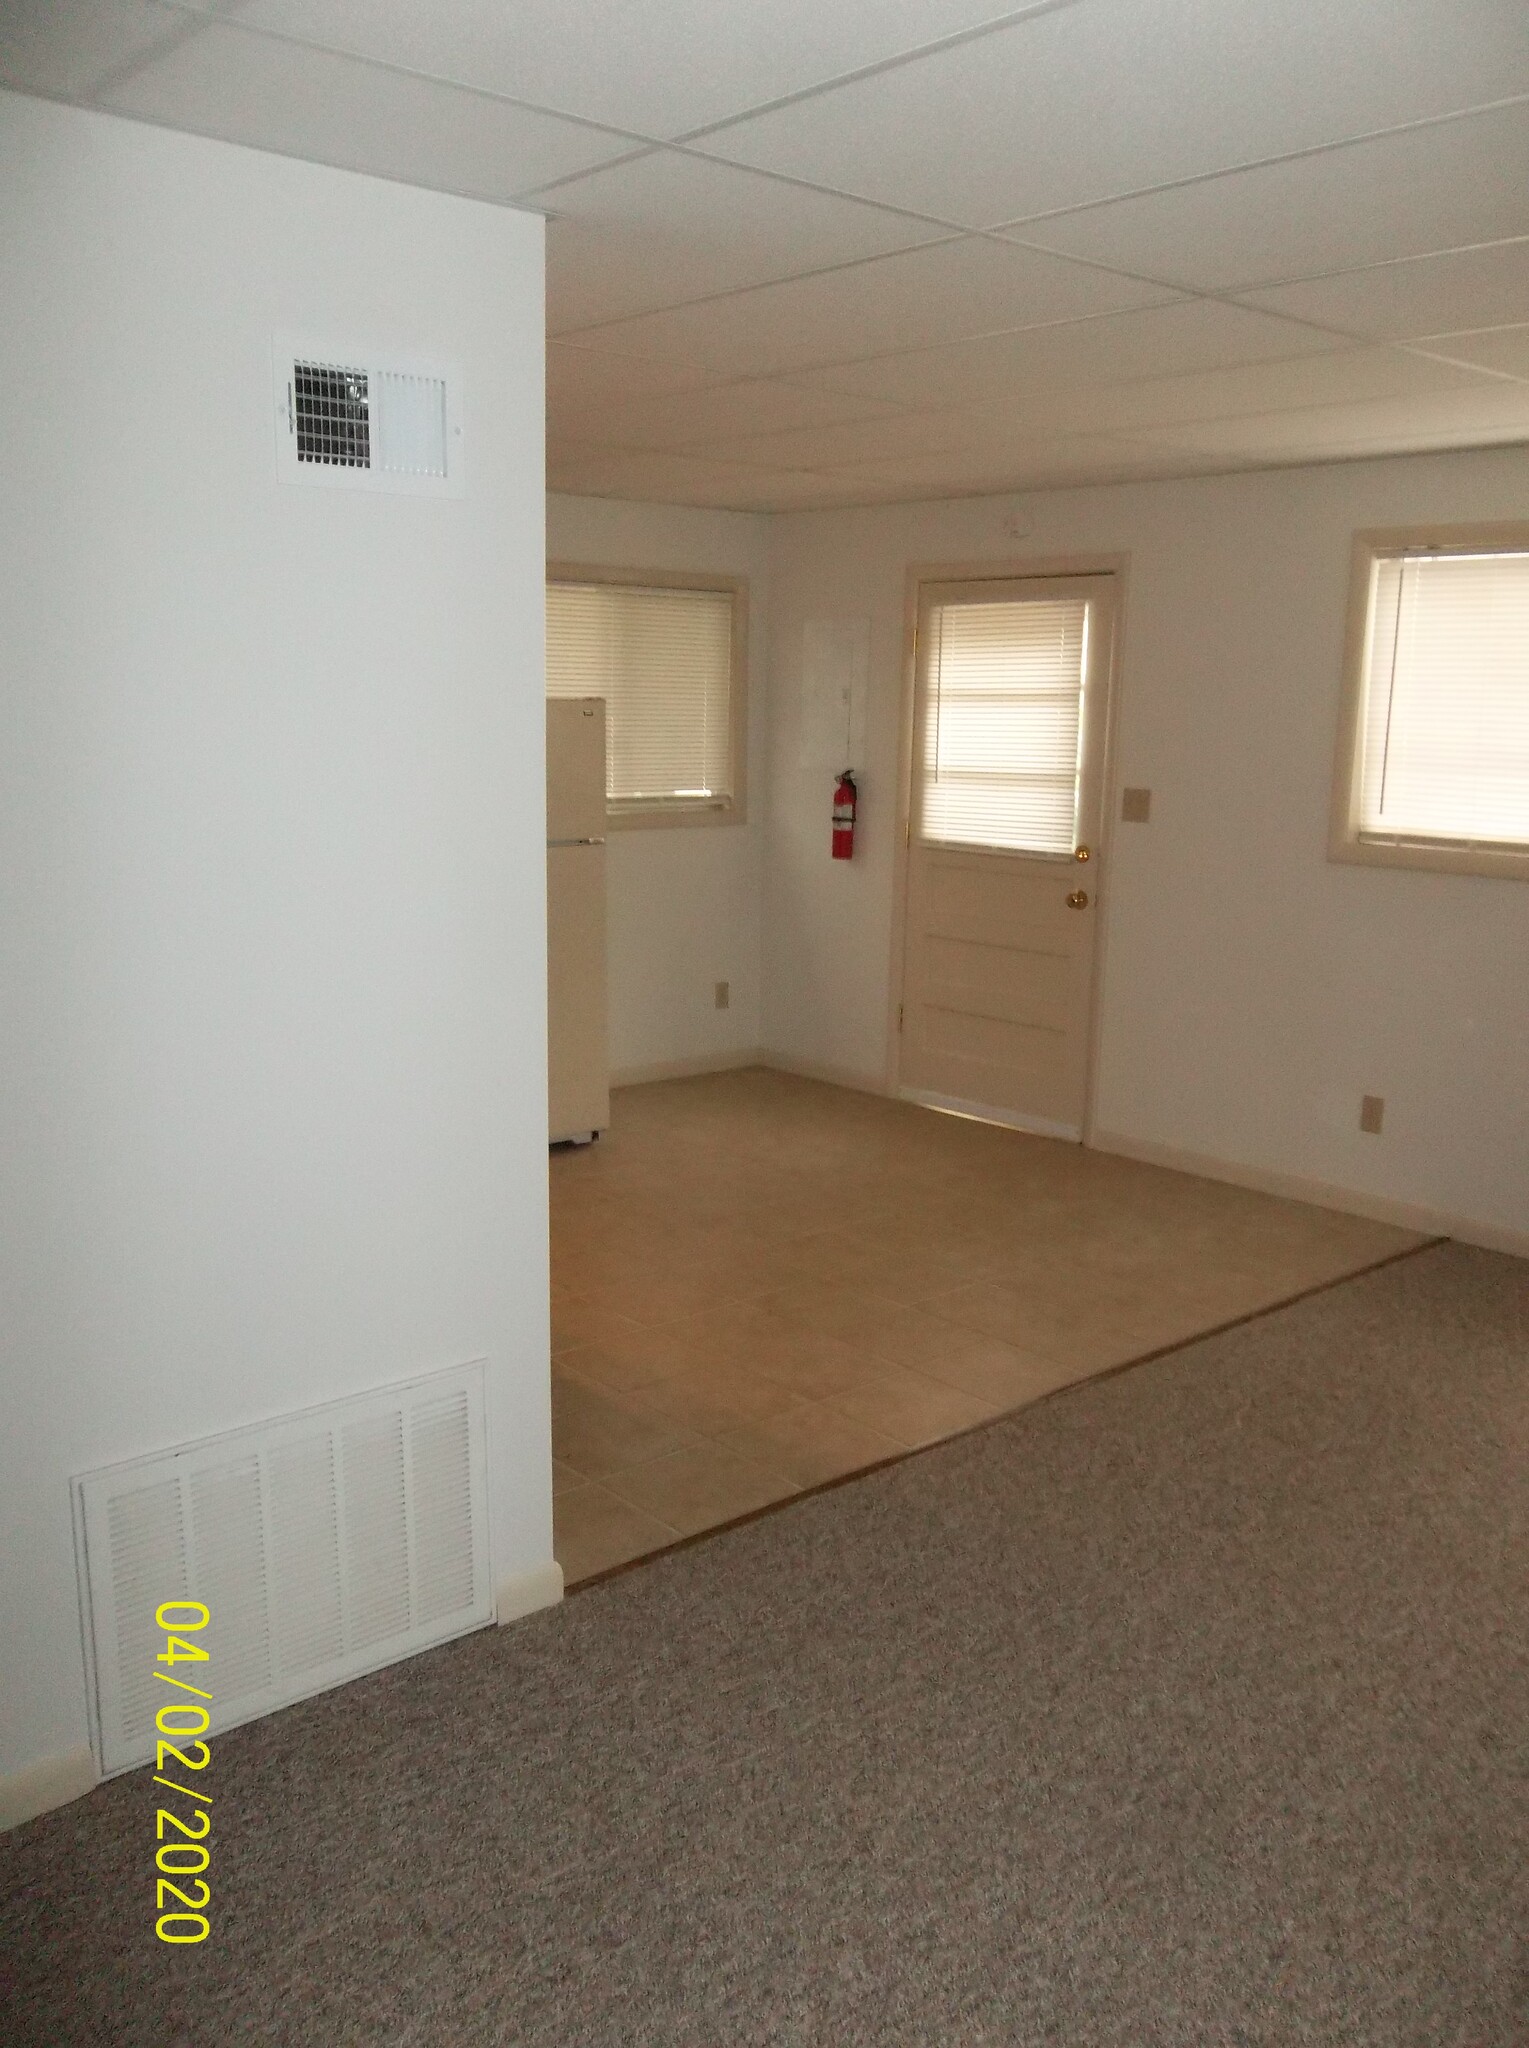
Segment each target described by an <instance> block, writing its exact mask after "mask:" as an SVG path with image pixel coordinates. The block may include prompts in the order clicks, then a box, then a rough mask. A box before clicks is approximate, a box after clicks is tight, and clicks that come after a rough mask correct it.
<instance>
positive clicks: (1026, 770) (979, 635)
mask: <svg viewBox="0 0 1529 2048" xmlns="http://www.w3.org/2000/svg"><path fill="white" fill-rule="evenodd" d="M927 631H928V635H929V649H928V673H927V681H926V686H925V691H924V715H923V730H922V732H921V734H920V735H919V744H920V746H921V748H922V753H923V760H922V767H923V774H922V777H921V789H922V807H921V816H920V818H919V820H918V832H919V837H920V838H921V839H924V840H934V841H938V842H941V843H943V844H950V845H958V846H995V847H1002V848H1004V849H1006V850H1008V851H1011V852H1015V853H1045V854H1059V855H1070V854H1071V853H1072V852H1073V850H1074V848H1075V846H1076V844H1077V829H1078V789H1079V774H1080V769H1081V766H1082V739H1083V692H1084V679H1085V677H1086V674H1087V669H1088V631H1089V605H1088V600H1087V599H1086V598H1006V599H1001V600H992V601H988V600H976V601H970V602H960V603H951V604H941V605H935V606H933V607H932V608H931V610H930V613H929V621H928V628H927Z"/></svg>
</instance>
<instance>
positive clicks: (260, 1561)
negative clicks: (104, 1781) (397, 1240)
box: [74, 1365, 493, 1773]
mask: <svg viewBox="0 0 1529 2048" xmlns="http://www.w3.org/2000/svg"><path fill="white" fill-rule="evenodd" d="M74 1506H75V1534H76V1541H77V1543H78V1544H79V1548H80V1584H81V1588H82V1591H83V1597H84V1601H85V1616H84V1622H85V1628H84V1633H85V1642H86V1648H87V1654H88V1658H89V1664H90V1680H91V1695H92V1698H91V1709H92V1736H93V1739H94V1742H95V1747H96V1755H97V1760H98V1762H99V1764H100V1767H101V1770H102V1772H103V1773H110V1772H113V1771H122V1770H127V1769H129V1768H130V1767H131V1766H132V1765H134V1764H140V1763H143V1762H145V1761H147V1760H148V1759H149V1758H151V1757H152V1756H153V1755H154V1747H155V1743H156V1742H157V1740H158V1736H157V1733H156V1730H155V1726H154V1715H155V1711H156V1709H157V1708H159V1707H161V1706H163V1705H164V1704H165V1702H166V1700H168V1699H171V1698H173V1697H175V1695H174V1694H172V1693H171V1692H170V1691H169V1690H167V1688H166V1687H165V1686H163V1685H161V1684H159V1683H157V1682H156V1680H155V1677H154V1673H155V1671H156V1669H159V1668H162V1667H158V1666H156V1665H155V1663H154V1658H155V1655H156V1653H157V1652H158V1651H159V1650H161V1649H162V1648H163V1647H164V1635H163V1632H162V1631H161V1630H159V1629H158V1628H156V1626H155V1622H154V1610H155V1609H156V1608H157V1607H158V1606H160V1605H161V1603H162V1602H164V1601H166V1600H176V1599H191V1600H200V1601H202V1602H203V1603H204V1604H205V1605H206V1606H207V1607H208V1608H209V1609H210V1611H211V1621H210V1622H209V1624H208V1627H207V1629H206V1631H205V1633H204V1634H202V1635H201V1636H200V1637H199V1641H200V1642H201V1644H202V1646H203V1647H204V1648H206V1649H207V1650H208V1651H209V1652H210V1662H209V1663H207V1664H206V1665H204V1666H202V1667H201V1668H202V1669H203V1670H204V1671H205V1672H206V1673H207V1677H206V1679H205V1680H203V1679H199V1680H198V1681H197V1682H198V1683H199V1684H205V1685H206V1686H207V1687H208V1689H209V1690H210V1691H211V1692H212V1695H213V1706H212V1710H211V1711H212V1728H211V1730H210V1733H212V1734H216V1733H217V1732H218V1731H219V1730H221V1729H225V1728H231V1727H234V1726H235V1725H237V1723H239V1722H240V1721H248V1720H250V1719H252V1718H253V1717H254V1716H255V1715H257V1714H264V1713H268V1712H269V1711H270V1710H271V1709H272V1708H273V1707H280V1706H285V1705H286V1704H288V1702H290V1701H292V1700H296V1699H301V1698H303V1697H304V1696H305V1695H306V1694H308V1693H313V1692H320V1691H322V1690H323V1689H324V1688H325V1687H326V1686H331V1685H338V1684H340V1683H341V1682H342V1681H343V1680H345V1679H347V1678H355V1677H357V1676H358V1675H359V1674H360V1673H361V1672H363V1671H371V1670H374V1669H375V1668H376V1667H377V1666H378V1665H380V1664H387V1663H391V1662H392V1661H393V1660H394V1659H395V1658H398V1657H405V1656H408V1655H410V1654H411V1653H412V1652H413V1651H415V1650H419V1649H423V1648H424V1647H425V1646H426V1645H427V1644H429V1643H439V1642H444V1641H445V1640H446V1639H447V1638H448V1637H451V1636H456V1635H462V1634H464V1633H465V1632H466V1631H467V1630H468V1629H473V1628H479V1627H482V1626H483V1625H484V1624H486V1623H487V1622H489V1621H491V1620H492V1619H493V1608H492V1598H491V1594H490V1586H489V1570H488V1523H487V1494H486V1477H485V1457H484V1427H483V1371H482V1367H481V1365H471V1366H466V1367H463V1368H461V1369H460V1370H457V1371H454V1372H449V1373H439V1374H435V1375H433V1376H432V1377H431V1378H429V1379H424V1380H417V1381H413V1382H411V1383H410V1384H409V1385H407V1386H403V1387H390V1388H388V1389H386V1390H385V1391H383V1392H380V1393H376V1394H365V1395H360V1396H358V1397H356V1398H355V1399H353V1400H349V1401H340V1402H335V1403H333V1404H332V1405H330V1406H328V1407H324V1408H312V1409H308V1410H306V1411H305V1412H304V1413H302V1414H300V1415H294V1416H290V1417H287V1418H285V1419H283V1420H281V1421H279V1422H272V1423H264V1424H261V1425H259V1426H257V1427H255V1428H251V1429H239V1430H233V1431H231V1432H230V1433H229V1434H228V1435H226V1436H220V1437H210V1438H208V1439H207V1440H206V1441H204V1442H202V1443H197V1444H187V1445H184V1446H182V1447H181V1448H180V1449H178V1450H174V1451H167V1452H165V1453H163V1454H162V1455H161V1456H159V1457H153V1458H139V1459H135V1460H133V1461H132V1462H131V1463H128V1464H123V1465H109V1466H106V1467H104V1468H103V1469H102V1470H100V1471H98V1472H89V1473H86V1474H84V1475H83V1476H82V1477H80V1478H77V1479H76V1480H75V1481H74Z"/></svg>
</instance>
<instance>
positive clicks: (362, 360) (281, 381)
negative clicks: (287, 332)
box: [275, 335, 462, 497]
mask: <svg viewBox="0 0 1529 2048" xmlns="http://www.w3.org/2000/svg"><path fill="white" fill-rule="evenodd" d="M275 371H276V468H277V474H278V475H279V476H280V478H281V480H282V481H283V483H315V484H328V485H335V484H339V485H342V486H348V487H350V488H356V487H357V486H359V487H360V488H362V489H364V490H373V491H409V492H415V493H424V494H426V495H433V496H437V497H442V496H444V497H459V496H460V495H461V491H462V418H461V403H460V399H461V381H462V380H461V377H460V375H459V374H458V373H457V372H456V371H455V370H453V369H450V368H447V367H443V366H441V365H439V364H434V365H427V364H423V363H400V362H393V361H384V360H381V359H379V358H378V357H376V356H374V355H372V354H371V353H369V352H368V351H365V350H360V349H351V350H345V349H333V348H318V347H308V346H305V345H303V344H302V343H298V342H294V341H292V340H290V339H289V338H287V337H285V336H280V335H279V336H278V337H277V339H276V349H275Z"/></svg>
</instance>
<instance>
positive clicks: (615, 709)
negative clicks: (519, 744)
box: [547, 573, 743, 816]
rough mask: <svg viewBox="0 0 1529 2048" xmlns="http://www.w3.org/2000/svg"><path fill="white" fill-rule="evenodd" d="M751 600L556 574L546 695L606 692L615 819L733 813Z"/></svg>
mask: <svg viewBox="0 0 1529 2048" xmlns="http://www.w3.org/2000/svg"><path fill="white" fill-rule="evenodd" d="M742 603H743V592H742V587H741V586H740V585H734V584H728V585H726V586H725V587H723V586H715V585H713V586H706V587H700V586H698V585H693V584H678V583H676V584H665V583H661V582H658V581H656V580H655V581H653V582H651V583H650V582H636V581H610V582H607V581H603V580H601V578H600V577H599V575H598V574H597V573H591V574H588V575H587V576H580V577H578V578H574V577H568V578H566V579H565V578H563V577H561V576H559V577H556V578H554V579H553V580H551V581H549V583H548V586H547V694H548V695H549V696H552V697H603V698H604V699H605V705H606V735H607V752H606V801H607V804H608V806H609V808H610V811H611V813H612V815H613V816H620V815H622V814H623V813H625V814H628V815H641V814H642V813H645V812H649V813H670V814H673V813H677V812H678V813H684V812H692V813H696V814H698V815H701V816H705V815H708V814H710V815H717V814H720V813H724V812H728V811H732V810H733V809H734V808H735V805H736V801H737V798H738V796H739V793H740V781H741V762H740V761H739V759H738V747H737V744H736V738H735V735H736V734H737V733H738V731H739V729H740V719H739V713H740V710H741V704H740V702H739V694H740V692H741V688H742V677H741V673H740V663H739V658H738V655H739V649H740V648H741V645H742V637H743V636H742V619H741V610H740V607H741V605H742Z"/></svg>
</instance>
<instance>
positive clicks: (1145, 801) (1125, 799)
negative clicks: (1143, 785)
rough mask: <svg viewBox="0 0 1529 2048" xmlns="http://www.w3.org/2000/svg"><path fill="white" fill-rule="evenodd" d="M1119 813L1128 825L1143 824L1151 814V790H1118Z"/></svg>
mask: <svg viewBox="0 0 1529 2048" xmlns="http://www.w3.org/2000/svg"><path fill="white" fill-rule="evenodd" d="M1120 815H1121V817H1122V818H1123V819H1124V820H1125V822H1126V824H1128V825H1145V824H1147V823H1148V821H1149V820H1150V818H1151V816H1152V792H1151V790H1150V789H1123V790H1122V791H1121V792H1120Z"/></svg>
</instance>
